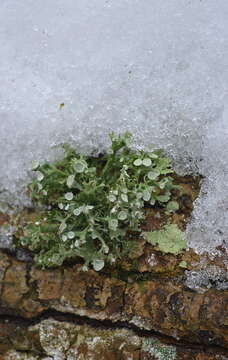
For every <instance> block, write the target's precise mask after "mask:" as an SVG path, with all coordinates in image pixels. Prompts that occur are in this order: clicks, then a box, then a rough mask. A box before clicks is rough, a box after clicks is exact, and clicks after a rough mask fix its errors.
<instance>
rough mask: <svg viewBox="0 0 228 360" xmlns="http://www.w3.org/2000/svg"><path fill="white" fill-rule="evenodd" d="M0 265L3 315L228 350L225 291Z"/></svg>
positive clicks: (175, 281) (178, 281) (75, 269)
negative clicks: (54, 314)
mask: <svg viewBox="0 0 228 360" xmlns="http://www.w3.org/2000/svg"><path fill="white" fill-rule="evenodd" d="M2 259H4V261H2V263H0V266H1V269H0V271H1V273H2V274H3V277H2V285H3V289H2V292H1V298H0V301H1V308H0V310H1V314H5V315H6V314H9V315H12V314H16V315H19V316H22V317H24V318H27V319H32V318H35V317H38V316H39V315H41V314H42V313H43V312H44V311H46V310H56V311H59V312H62V313H71V314H73V315H78V316H86V317H88V318H90V319H97V320H100V321H103V320H109V321H112V322H113V323H115V322H125V323H128V324H134V325H136V326H137V327H139V328H141V329H147V330H155V331H157V332H159V333H161V334H164V335H168V336H171V337H173V338H175V339H179V340H181V341H183V340H184V341H187V342H189V343H198V344H205V345H210V344H213V345H218V346H221V347H225V348H227V349H228V291H227V290H226V291H225V290H221V291H220V290H217V289H213V288H211V289H208V290H205V291H204V292H203V293H197V292H195V291H192V290H191V289H188V288H187V287H186V286H185V284H184V283H183V281H182V278H181V277H179V278H178V277H175V278H172V277H171V278H169V277H168V276H166V277H159V278H158V277H157V276H156V274H153V273H152V274H149V276H148V274H147V273H146V274H145V277H144V278H142V276H141V277H140V276H139V279H137V277H136V278H133V280H132V279H131V276H130V275H129V276H127V277H126V273H123V274H122V275H123V276H122V278H121V272H119V273H115V272H114V273H112V272H108V274H105V273H98V272H95V271H93V270H89V271H88V272H83V271H82V270H81V267H80V265H79V264H78V265H77V264H76V265H72V266H71V267H65V268H60V269H53V270H46V271H43V270H40V269H37V268H34V267H30V266H28V264H26V263H24V262H22V261H18V260H15V259H14V258H13V257H12V256H10V255H5V254H2ZM8 264H10V265H8ZM7 266H8V267H7ZM6 267H7V269H6ZM141 275H142V274H141ZM118 277H119V278H118Z"/></svg>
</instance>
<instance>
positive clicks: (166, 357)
mask: <svg viewBox="0 0 228 360" xmlns="http://www.w3.org/2000/svg"><path fill="white" fill-rule="evenodd" d="M142 350H143V351H145V352H147V353H149V354H150V355H152V356H154V357H155V359H157V360H175V359H176V349H175V348H174V347H173V346H168V345H164V344H161V343H160V341H159V340H157V339H153V338H146V339H144V341H143V347H142Z"/></svg>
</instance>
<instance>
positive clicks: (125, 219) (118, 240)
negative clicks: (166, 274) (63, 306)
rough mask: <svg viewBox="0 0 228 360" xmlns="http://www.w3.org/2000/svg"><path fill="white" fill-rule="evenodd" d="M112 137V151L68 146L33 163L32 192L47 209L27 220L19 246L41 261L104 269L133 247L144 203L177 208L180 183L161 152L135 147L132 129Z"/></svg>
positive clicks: (37, 202) (55, 264)
mask: <svg viewBox="0 0 228 360" xmlns="http://www.w3.org/2000/svg"><path fill="white" fill-rule="evenodd" d="M110 138H111V147H110V149H109V150H108V152H107V153H106V154H104V155H102V156H99V157H92V156H85V155H83V154H78V153H77V152H76V151H75V150H73V149H72V148H70V147H69V146H64V151H65V156H64V157H63V159H62V160H60V161H57V162H55V163H45V164H42V165H41V164H39V163H38V162H36V161H35V162H34V164H33V170H34V171H35V173H36V178H35V179H34V180H33V182H32V183H31V184H30V185H29V193H30V195H31V198H32V200H33V202H34V203H35V204H38V205H39V206H42V209H43V210H42V211H41V212H40V215H39V217H38V218H37V219H36V220H35V221H33V222H30V223H28V224H27V226H26V227H25V229H24V231H23V236H22V237H21V238H20V239H19V245H22V246H24V247H27V248H29V249H30V250H32V251H33V252H34V253H35V257H34V261H35V263H36V264H37V265H39V266H41V267H43V268H45V267H51V266H59V265H61V264H62V263H63V261H64V260H66V259H71V258H75V257H81V258H82V259H83V260H84V266H83V269H84V270H87V269H88V266H89V265H90V264H92V265H93V268H94V269H95V270H96V271H99V270H101V269H102V268H103V266H104V264H105V262H107V263H114V262H115V261H116V259H117V258H121V257H122V256H124V255H127V254H128V253H129V251H131V250H132V246H133V242H132V241H131V240H130V236H129V235H128V234H129V232H131V231H139V225H140V222H141V220H142V219H143V218H144V211H143V208H144V206H145V204H150V205H151V206H153V205H155V204H156V205H158V204H159V205H160V206H162V207H164V210H165V211H168V212H171V211H174V209H175V210H176V209H177V203H175V202H173V201H170V199H171V191H172V189H174V188H175V187H176V186H175V185H174V184H173V178H172V177H171V176H169V174H171V173H172V172H173V170H172V169H171V163H170V160H169V159H168V158H166V157H164V156H163V155H162V152H161V151H160V150H158V151H151V152H144V151H140V152H136V151H132V150H131V149H130V148H129V141H130V138H131V136H130V134H128V133H126V134H124V135H122V136H117V135H114V134H111V135H110ZM127 232H128V234H127Z"/></svg>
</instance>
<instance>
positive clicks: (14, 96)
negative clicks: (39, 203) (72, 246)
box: [0, 0, 228, 255]
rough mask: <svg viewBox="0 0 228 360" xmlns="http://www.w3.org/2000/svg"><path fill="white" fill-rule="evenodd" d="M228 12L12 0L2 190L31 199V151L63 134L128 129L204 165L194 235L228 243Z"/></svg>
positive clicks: (90, 138) (5, 44)
mask: <svg viewBox="0 0 228 360" xmlns="http://www.w3.org/2000/svg"><path fill="white" fill-rule="evenodd" d="M227 17H228V2H227V1H226V0H216V1H210V0H203V1H200V0H188V1H186V0H163V1H151V0H144V1H142V0H83V1H81V0H65V1H60V0H48V1H46V2H43V1H41V0H37V1H35V2H34V1H32V0H21V1H17V2H15V1H14V0H2V1H1V11H0V44H1V60H0V79H1V83H0V166H1V171H0V191H1V193H0V196H1V199H0V200H1V201H2V202H5V201H7V202H10V203H13V204H14V205H18V204H26V203H27V200H26V195H25V187H26V183H27V182H28V181H29V180H28V179H29V177H30V176H31V173H30V172H29V171H28V169H29V168H30V167H31V161H32V160H33V159H37V160H45V159H53V158H54V157H55V156H56V151H55V146H56V145H58V144H59V143H62V142H70V143H71V144H73V145H74V146H76V147H77V148H79V149H80V150H83V151H88V152H89V151H92V150H96V151H101V150H103V149H105V148H106V147H107V145H108V138H107V135H108V133H110V131H112V130H114V131H116V132H119V133H122V132H124V131H126V130H128V131H130V132H132V134H133V135H134V138H135V144H134V145H135V146H136V147H137V148H148V145H149V144H154V146H155V147H162V148H164V149H165V150H166V151H167V153H168V154H169V155H170V156H171V157H172V159H173V161H174V164H175V167H176V169H177V170H178V171H179V172H181V173H189V172H193V173H200V174H202V175H203V176H204V182H203V186H202V191H201V195H200V198H199V199H198V200H197V202H196V204H195V210H194V214H193V219H192V221H191V223H190V225H189V226H188V229H187V233H188V240H189V246H191V247H194V249H195V250H197V251H198V252H203V251H208V252H209V253H210V254H212V255H213V254H214V253H215V252H216V251H217V250H216V249H215V248H216V247H217V246H219V245H222V244H223V246H227V242H228V241H227V234H228V215H227V214H228V213H227V208H228V198H227V191H228V156H227V154H228V153H227V150H228V142H227V135H228V67H227V62H228V42H227V38H228V23H227ZM63 103H64V106H60V104H63Z"/></svg>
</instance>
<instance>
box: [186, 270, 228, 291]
mask: <svg viewBox="0 0 228 360" xmlns="http://www.w3.org/2000/svg"><path fill="white" fill-rule="evenodd" d="M186 276H187V278H186V285H187V286H188V287H189V288H190V289H193V290H196V291H198V292H201V293H203V292H204V291H206V290H207V289H210V288H216V289H218V290H227V289H228V271H227V270H223V269H221V268H219V267H218V266H215V265H209V266H208V267H207V268H205V269H201V270H199V271H186Z"/></svg>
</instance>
